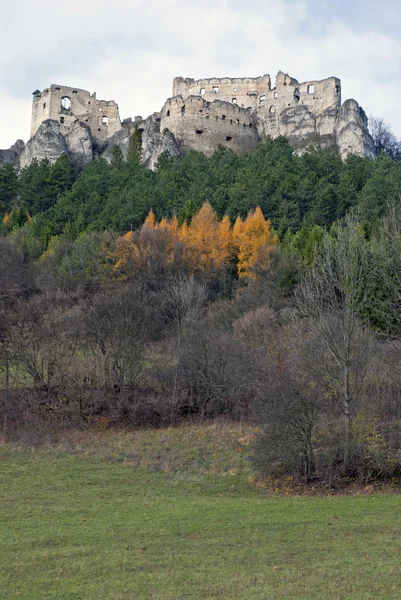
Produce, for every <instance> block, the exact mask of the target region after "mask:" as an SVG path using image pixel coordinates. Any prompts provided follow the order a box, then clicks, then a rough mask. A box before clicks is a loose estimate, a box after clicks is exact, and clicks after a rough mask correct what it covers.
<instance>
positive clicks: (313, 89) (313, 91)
mask: <svg viewBox="0 0 401 600" xmlns="http://www.w3.org/2000/svg"><path fill="white" fill-rule="evenodd" d="M314 93H315V86H314V85H308V94H314Z"/></svg>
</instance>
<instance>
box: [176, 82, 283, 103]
mask: <svg viewBox="0 0 401 600" xmlns="http://www.w3.org/2000/svg"><path fill="white" fill-rule="evenodd" d="M270 89H271V79H270V75H263V76H262V77H235V78H230V77H223V78H216V77H214V78H212V79H198V80H195V79H183V78H182V77H176V78H175V79H174V81H173V96H182V97H183V99H184V100H186V98H188V96H201V97H202V98H203V99H204V100H207V101H208V102H213V101H214V100H222V101H223V102H230V103H232V104H237V105H238V106H240V107H241V108H251V109H252V110H254V111H256V110H257V109H258V108H259V107H260V105H261V104H262V105H264V101H265V97H266V94H267V93H268V91H269V90H270Z"/></svg>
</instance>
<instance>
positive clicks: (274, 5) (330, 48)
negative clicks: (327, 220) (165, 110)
mask: <svg viewBox="0 0 401 600" xmlns="http://www.w3.org/2000/svg"><path fill="white" fill-rule="evenodd" d="M0 9H1V12H0V103H1V110H0V148H6V147H8V146H10V144H12V143H14V141H15V140H16V139H17V138H22V139H24V140H25V141H26V140H27V139H28V137H29V126H30V112H31V99H32V92H33V91H34V90H36V89H37V88H39V89H40V90H42V89H44V88H45V87H48V86H49V85H50V84H51V83H59V84H63V85H68V86H72V87H80V88H84V89H87V90H89V91H90V92H94V91H96V92H97V97H98V98H99V99H104V100H115V101H116V102H118V103H119V105H120V115H121V117H122V118H125V117H133V116H135V115H142V116H144V117H146V116H148V115H149V114H150V113H152V112H154V111H156V110H160V109H161V107H162V105H163V104H164V101H165V100H166V98H167V97H168V96H170V95H171V87H172V80H173V77H174V76H177V75H181V76H183V77H194V78H201V77H214V76H215V77H224V76H232V77H237V76H238V77H243V76H257V75H262V74H264V73H270V74H271V75H273V76H274V75H275V74H276V73H277V71H278V70H280V69H281V70H282V71H285V72H287V73H289V74H290V75H292V76H293V77H295V78H296V79H298V80H299V81H306V80H309V79H323V78H325V77H329V76H331V75H335V76H337V77H340V78H341V79H342V89H343V100H345V99H346V98H350V97H353V98H355V99H356V100H358V102H359V103H360V104H361V105H362V106H363V108H364V109H365V111H366V112H367V113H368V114H374V115H377V116H381V117H383V118H384V119H385V120H386V121H387V122H389V123H390V125H391V126H392V128H393V131H394V132H395V133H396V134H397V136H399V137H401V110H400V104H401V102H400V100H401V36H400V31H401V10H400V0H382V1H381V2H377V0H375V1H373V0H305V1H302V0H301V1H296V2H294V1H292V0H241V1H240V0H203V1H202V2H201V1H199V0H196V2H195V1H194V0H186V1H183V0H163V1H162V0H147V1H146V0H96V1H94V0H68V1H61V2H54V0H0Z"/></svg>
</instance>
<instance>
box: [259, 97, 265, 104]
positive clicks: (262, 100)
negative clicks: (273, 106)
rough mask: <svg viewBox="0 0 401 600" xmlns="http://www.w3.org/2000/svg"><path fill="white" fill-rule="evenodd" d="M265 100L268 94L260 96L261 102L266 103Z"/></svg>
mask: <svg viewBox="0 0 401 600" xmlns="http://www.w3.org/2000/svg"><path fill="white" fill-rule="evenodd" d="M265 100H266V96H261V97H260V98H259V102H260V103H261V104H264V103H265Z"/></svg>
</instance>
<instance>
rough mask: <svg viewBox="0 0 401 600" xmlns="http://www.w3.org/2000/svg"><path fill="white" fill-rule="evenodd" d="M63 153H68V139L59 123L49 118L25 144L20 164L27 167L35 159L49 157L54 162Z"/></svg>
mask: <svg viewBox="0 0 401 600" xmlns="http://www.w3.org/2000/svg"><path fill="white" fill-rule="evenodd" d="M62 154H68V150H67V143H66V140H65V138H64V136H62V135H61V133H60V125H59V123H58V122H57V121H52V120H50V119H48V120H47V121H43V123H42V124H41V126H40V127H39V129H38V130H37V132H36V133H35V135H34V136H33V137H32V138H31V139H30V140H29V142H28V143H27V145H26V146H25V150H24V151H23V152H22V154H21V156H20V157H19V166H20V167H21V168H24V167H27V166H28V165H30V164H31V162H32V161H34V160H44V159H48V160H49V161H50V162H54V161H56V160H57V159H58V158H59V157H60V156H62Z"/></svg>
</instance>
